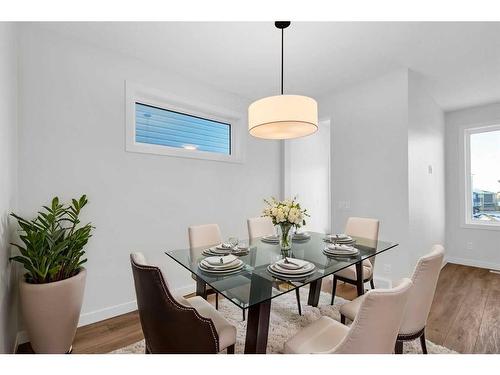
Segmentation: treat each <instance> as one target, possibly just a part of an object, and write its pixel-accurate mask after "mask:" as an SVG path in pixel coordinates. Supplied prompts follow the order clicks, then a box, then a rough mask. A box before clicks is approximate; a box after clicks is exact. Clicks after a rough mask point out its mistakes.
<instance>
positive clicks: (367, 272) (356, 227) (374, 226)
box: [330, 217, 379, 305]
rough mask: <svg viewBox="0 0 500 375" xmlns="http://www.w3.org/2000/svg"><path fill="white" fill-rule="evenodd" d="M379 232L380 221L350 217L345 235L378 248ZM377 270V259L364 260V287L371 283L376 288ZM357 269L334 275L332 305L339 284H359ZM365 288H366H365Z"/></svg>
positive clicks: (345, 269) (352, 268)
mask: <svg viewBox="0 0 500 375" xmlns="http://www.w3.org/2000/svg"><path fill="white" fill-rule="evenodd" d="M378 232H379V221H378V220H377V219H370V218H364V217H350V218H348V219H347V223H346V226H345V233H346V234H347V235H349V236H354V237H359V238H363V240H365V242H366V244H364V245H367V246H373V247H376V246H377V241H378ZM374 268H375V257H374V256H373V257H371V258H368V259H365V260H363V265H362V269H363V285H364V283H367V282H370V286H371V288H372V289H374V288H375V284H374V283H373V271H374ZM356 276H357V275H356V267H355V266H349V267H347V268H344V269H343V270H340V271H339V272H337V273H335V274H334V275H333V285H332V300H331V302H330V305H333V301H334V299H335V294H336V291H337V282H338V281H339V280H340V281H343V282H344V283H348V284H351V285H356V284H357V277H356ZM363 287H364V286H363Z"/></svg>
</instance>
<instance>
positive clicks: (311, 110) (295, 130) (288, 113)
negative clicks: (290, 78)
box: [248, 21, 318, 139]
mask: <svg viewBox="0 0 500 375" xmlns="http://www.w3.org/2000/svg"><path fill="white" fill-rule="evenodd" d="M274 25H275V26H276V27H277V28H278V29H280V30H281V95H276V96H269V97H267V98H262V99H259V100H257V101H255V102H253V103H252V104H250V106H249V107H248V131H249V132H250V134H251V135H253V136H254V137H257V138H265V139H291V138H299V137H304V136H306V135H309V134H312V133H314V132H316V130H318V104H317V103H316V100H314V99H312V98H309V97H307V96H301V95H283V39H284V29H286V28H287V27H288V26H290V22H289V21H278V22H275V23H274Z"/></svg>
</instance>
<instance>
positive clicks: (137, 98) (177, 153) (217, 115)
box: [125, 81, 245, 163]
mask: <svg viewBox="0 0 500 375" xmlns="http://www.w3.org/2000/svg"><path fill="white" fill-rule="evenodd" d="M136 103H140V104H143V105H147V106H152V107H156V108H159V109H165V110H168V111H174V112H178V113H181V114H185V115H188V116H194V117H200V118H204V119H207V120H213V121H218V122H221V123H225V124H229V135H230V154H229V155H228V154H222V153H217V152H209V151H201V150H189V149H184V148H177V147H169V146H164V145H154V144H148V143H140V142H136V134H135V126H136V121H135V104H136ZM244 140H245V138H244V133H243V119H242V116H241V114H239V113H237V112H234V111H230V110H227V109H222V108H218V107H214V106H211V105H208V104H206V103H199V102H196V101H194V100H191V99H185V98H180V97H178V96H174V95H172V94H167V93H165V92H163V91H161V90H158V89H154V88H149V87H145V86H142V85H139V84H136V83H133V82H130V81H125V150H126V151H127V152H135V153H145V154H153V155H163V156H173V157H178V158H190V159H201V160H211V161H221V162H230V163H242V162H243V161H244V158H243V156H244Z"/></svg>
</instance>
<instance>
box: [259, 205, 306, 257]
mask: <svg viewBox="0 0 500 375" xmlns="http://www.w3.org/2000/svg"><path fill="white" fill-rule="evenodd" d="M296 199H297V198H296V197H295V198H293V199H291V200H290V199H285V200H283V201H278V200H276V198H274V197H272V198H271V199H264V202H265V203H266V204H267V207H266V208H264V211H263V213H262V216H267V217H269V218H271V220H272V221H273V224H274V225H276V226H279V228H280V245H281V248H282V249H283V250H289V249H290V248H291V245H292V242H291V235H292V231H291V229H292V228H293V227H295V228H300V227H301V226H303V225H306V220H305V217H306V216H309V215H308V214H307V210H306V209H303V208H301V207H300V203H298V202H297V201H296Z"/></svg>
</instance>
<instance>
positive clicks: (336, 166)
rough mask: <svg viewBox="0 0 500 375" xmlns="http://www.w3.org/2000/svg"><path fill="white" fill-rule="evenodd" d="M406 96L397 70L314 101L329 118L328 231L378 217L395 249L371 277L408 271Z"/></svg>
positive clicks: (402, 76)
mask: <svg viewBox="0 0 500 375" xmlns="http://www.w3.org/2000/svg"><path fill="white" fill-rule="evenodd" d="M407 93H408V73H407V71H406V70H401V71H396V72H393V73H391V74H388V75H385V76H383V77H379V78H377V79H374V80H370V81H367V82H364V83H361V84H359V85H357V86H354V87H351V88H348V89H346V90H344V91H342V92H338V93H334V94H332V95H330V96H328V97H326V98H323V99H321V100H320V102H319V108H320V111H321V117H329V118H330V119H331V137H332V138H331V154H332V162H331V166H332V171H331V190H332V220H333V229H334V231H336V232H342V231H344V226H345V222H346V220H347V218H348V217H349V216H362V217H373V218H378V219H379V220H380V222H381V226H380V239H381V240H387V241H394V242H398V243H399V244H400V246H398V247H397V248H395V249H392V250H389V251H388V252H387V253H386V254H382V255H380V256H379V257H377V265H376V267H375V274H376V276H377V277H384V278H389V279H393V280H394V279H397V278H399V277H400V276H403V275H407V273H408V270H409V268H410V267H409V266H408V251H409V250H408V246H407V236H408V130H407V122H408V101H407V97H408V95H407ZM387 267H390V268H391V269H390V270H389V269H387Z"/></svg>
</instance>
